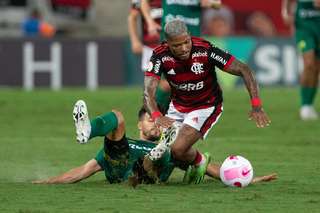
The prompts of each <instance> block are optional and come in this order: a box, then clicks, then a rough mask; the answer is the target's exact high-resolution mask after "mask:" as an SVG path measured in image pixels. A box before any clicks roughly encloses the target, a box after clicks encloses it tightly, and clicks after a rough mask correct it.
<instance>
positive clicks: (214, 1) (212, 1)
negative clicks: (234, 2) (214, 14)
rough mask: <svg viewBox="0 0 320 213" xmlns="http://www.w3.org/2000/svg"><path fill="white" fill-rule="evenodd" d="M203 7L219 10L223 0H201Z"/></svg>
mask: <svg viewBox="0 0 320 213" xmlns="http://www.w3.org/2000/svg"><path fill="white" fill-rule="evenodd" d="M200 5H201V7H204V8H214V9H219V8H220V7H221V5H222V3H221V0H201V2H200Z"/></svg>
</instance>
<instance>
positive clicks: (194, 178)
mask: <svg viewBox="0 0 320 213" xmlns="http://www.w3.org/2000/svg"><path fill="white" fill-rule="evenodd" d="M201 138H202V134H201V133H200V132H199V131H197V130H196V129H194V128H193V127H191V126H189V125H187V124H184V125H182V127H181V129H180V130H179V133H178V135H177V138H176V140H175V142H174V143H173V145H172V146H171V152H172V155H173V157H174V158H175V159H177V160H179V161H182V162H186V163H188V164H190V165H191V166H189V168H188V169H187V171H186V174H185V177H184V178H183V181H184V182H187V183H192V182H193V183H196V184H198V183H200V182H202V181H203V179H204V176H205V173H206V170H207V167H208V164H209V162H210V160H211V157H210V154H209V153H204V154H201V153H200V152H199V151H197V150H196V149H194V148H192V146H193V144H195V143H196V142H197V141H198V140H199V139H201Z"/></svg>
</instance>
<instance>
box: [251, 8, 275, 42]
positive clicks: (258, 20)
mask: <svg viewBox="0 0 320 213" xmlns="http://www.w3.org/2000/svg"><path fill="white" fill-rule="evenodd" d="M247 28H248V31H249V32H248V33H249V34H251V35H253V36H257V37H272V36H275V35H277V32H276V28H275V26H274V23H273V22H272V20H271V18H270V17H269V16H267V15H266V14H265V13H263V12H260V11H257V12H254V13H253V14H251V15H250V16H249V17H248V19H247Z"/></svg>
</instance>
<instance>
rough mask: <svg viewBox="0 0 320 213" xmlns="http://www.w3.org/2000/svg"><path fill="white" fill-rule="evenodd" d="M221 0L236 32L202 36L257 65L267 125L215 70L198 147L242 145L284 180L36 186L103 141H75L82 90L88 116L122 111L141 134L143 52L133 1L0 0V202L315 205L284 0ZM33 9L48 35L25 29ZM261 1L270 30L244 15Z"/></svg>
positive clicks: (312, 149) (44, 205)
mask: <svg viewBox="0 0 320 213" xmlns="http://www.w3.org/2000/svg"><path fill="white" fill-rule="evenodd" d="M223 3H224V4H225V5H227V6H228V7H229V8H230V9H231V11H232V13H233V15H234V17H235V25H234V26H235V28H234V33H233V35H232V36H227V37H223V38H215V37H211V36H206V38H208V39H209V40H211V41H212V42H214V43H215V44H217V45H218V46H219V47H221V48H225V49H228V50H229V51H230V52H231V53H233V54H234V55H235V56H237V57H238V58H240V59H241V60H243V61H244V62H247V63H248V64H249V65H250V66H251V67H252V68H253V69H254V70H255V72H256V76H257V79H258V81H259V83H260V84H261V85H262V87H261V94H262V98H263V101H264V105H265V110H266V111H267V112H268V113H269V115H270V117H271V119H272V121H273V123H272V125H271V127H270V128H267V129H263V130H257V129H256V128H255V127H254V125H253V124H252V123H250V122H248V121H247V118H246V113H247V111H248V110H249V98H248V95H247V94H246V91H245V89H244V88H243V87H242V86H241V84H242V83H241V81H240V80H239V79H238V78H235V77H232V76H228V75H223V74H220V73H219V81H220V82H221V84H222V86H223V88H224V91H225V107H224V108H225V110H224V115H223V118H222V120H221V121H220V123H219V124H218V125H217V127H216V128H215V129H214V130H213V132H211V133H210V135H209V138H208V139H207V141H206V142H204V143H200V144H198V148H199V149H201V150H206V151H209V152H211V153H212V155H213V156H214V161H220V162H221V161H222V160H223V159H224V158H225V157H226V156H227V155H230V154H241V155H244V156H246V157H247V158H248V159H250V160H251V162H252V163H253V166H254V168H255V173H256V174H257V175H263V174H267V173H271V172H277V173H278V174H279V180H277V181H276V182H273V183H266V184H259V185H253V186H250V187H248V188H246V189H230V188H226V187H224V186H223V185H222V184H221V183H219V182H217V181H215V180H212V179H206V181H205V183H204V184H201V185H199V186H185V185H183V184H181V183H180V180H181V177H182V175H183V174H182V173H181V172H179V171H177V172H175V173H174V175H173V177H172V178H171V179H170V182H169V184H168V185H167V186H158V185H157V186H139V187H138V188H137V189H136V190H133V189H131V188H130V187H128V186H127V185H126V184H122V185H109V184H106V183H105V181H104V177H103V175H96V176H95V177H93V178H92V179H88V180H87V181H84V182H83V183H80V184H75V185H63V186H59V185H54V186H38V185H32V184H31V183H30V182H31V180H34V179H38V178H45V177H49V176H53V175H57V174H59V173H61V172H64V171H66V170H68V169H70V168H73V167H75V166H78V165H81V164H82V163H84V162H86V161H87V160H88V159H90V158H92V157H93V156H94V155H95V153H96V151H97V150H98V149H99V148H100V146H101V144H100V143H99V140H98V139H97V140H95V141H94V142H92V143H91V144H88V145H86V146H79V145H78V144H76V143H75V140H74V129H73V128H74V127H73V123H72V119H71V110H72V106H73V103H74V102H75V101H76V100H77V99H80V98H82V99H85V100H86V101H87V103H88V106H89V111H90V115H92V116H94V115H98V114H100V113H103V112H105V111H109V110H111V109H113V108H116V109H119V110H121V111H123V113H124V115H125V118H126V120H127V132H128V133H129V134H130V136H132V137H137V136H138V132H137V130H136V112H137V110H138V109H139V107H140V105H141V96H142V93H141V92H142V91H141V87H142V81H143V75H142V72H141V71H140V68H139V67H140V65H139V63H140V56H137V55H133V54H132V53H131V50H130V43H129V40H128V32H127V14H128V11H129V7H130V2H129V1H125V0H120V1H113V0H95V1H93V0H77V1H75V0H45V1H44V0H29V1H26V0H0V69H1V71H0V74H1V76H0V189H1V191H0V203H1V205H0V212H93V211H95V212H194V211H200V212H231V211H232V212H266V211H272V212H318V211H319V209H318V206H319V203H320V200H319V194H320V189H319V187H318V185H319V184H318V182H319V181H318V180H319V178H318V177H319V175H320V172H319V171H320V164H319V161H318V160H317V159H318V156H319V154H320V153H319V143H320V140H319V128H320V124H319V122H318V121H314V122H307V123H305V122H301V121H300V120H299V118H298V114H297V111H298V107H299V94H298V87H297V82H298V70H300V68H301V63H298V62H299V60H300V59H299V56H298V55H297V53H296V50H295V45H294V42H293V40H292V39H291V37H290V35H291V34H292V30H291V29H289V28H288V27H286V26H285V25H284V24H283V22H282V21H281V17H280V4H281V2H280V1H278V0H270V1H254V2H252V1H249V0H238V1H232V0H223ZM52 5H54V6H52ZM34 7H37V8H40V11H41V12H42V14H43V17H44V20H45V21H47V22H49V23H52V24H53V25H54V26H55V28H56V30H57V31H56V35H55V36H53V37H49V38H48V37H41V36H37V37H28V36H24V35H23V33H22V30H21V23H22V22H23V21H24V20H25V19H26V17H27V16H28V14H29V12H30V10H31V9H32V8H34ZM257 10H259V11H263V12H264V13H266V14H268V16H269V17H270V18H271V19H272V21H273V24H274V26H275V27H276V29H277V34H276V35H275V36H272V37H257V36H253V35H252V34H250V32H248V31H247V29H246V19H247V18H248V17H249V15H250V14H251V13H252V12H253V11H257ZM25 90H26V91H25ZM53 90H58V92H57V91H55V92H53ZM92 90H94V92H92ZM316 107H317V109H319V107H320V106H319V100H318V99H317V102H316Z"/></svg>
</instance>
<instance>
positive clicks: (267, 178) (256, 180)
mask: <svg viewBox="0 0 320 213" xmlns="http://www.w3.org/2000/svg"><path fill="white" fill-rule="evenodd" d="M276 179H278V174H277V173H272V174H270V175H264V176H258V177H254V178H253V179H252V181H251V183H252V184H255V183H259V182H269V181H273V180H276Z"/></svg>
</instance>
